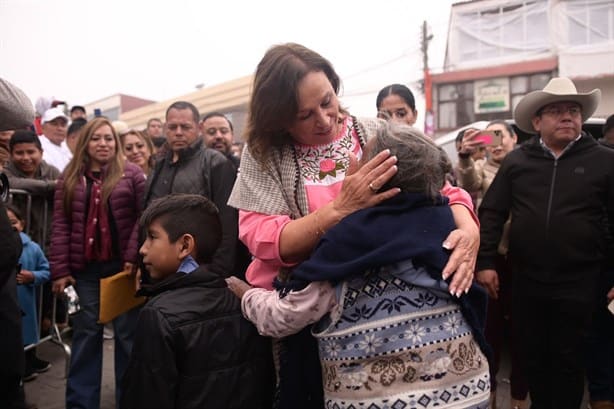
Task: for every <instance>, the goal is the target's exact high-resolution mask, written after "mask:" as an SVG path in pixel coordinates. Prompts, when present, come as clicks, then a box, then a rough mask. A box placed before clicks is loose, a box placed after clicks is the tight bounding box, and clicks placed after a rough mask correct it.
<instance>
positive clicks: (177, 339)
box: [120, 266, 274, 409]
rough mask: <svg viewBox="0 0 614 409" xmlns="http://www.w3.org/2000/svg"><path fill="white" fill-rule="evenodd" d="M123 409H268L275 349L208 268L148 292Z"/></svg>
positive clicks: (124, 384)
mask: <svg viewBox="0 0 614 409" xmlns="http://www.w3.org/2000/svg"><path fill="white" fill-rule="evenodd" d="M145 295H150V296H152V298H151V299H150V300H149V301H148V302H147V304H146V305H145V306H144V307H143V309H142V310H141V313H140V315H139V320H138V324H137V328H136V332H135V339H134V345H133V349H132V356H131V359H130V363H129V365H128V368H127V370H126V373H125V375H124V378H123V382H122V391H123V396H122V399H121V405H120V406H121V407H122V408H130V409H138V408H264V407H270V406H271V401H272V391H273V384H274V383H273V382H274V380H273V378H272V373H273V372H272V361H271V344H270V341H269V339H268V338H263V337H261V336H259V335H258V332H257V330H256V328H255V327H254V326H253V325H252V324H251V323H250V322H249V321H247V320H246V319H244V318H243V315H242V314H241V305H240V301H239V299H238V298H237V297H236V296H235V295H234V294H232V293H231V292H230V290H229V289H228V288H227V286H226V283H225V281H224V279H223V278H220V277H219V275H217V274H214V273H212V272H210V271H208V270H206V269H205V268H203V267H202V266H201V267H200V268H199V269H197V270H196V271H194V272H192V273H191V274H184V273H177V274H175V275H173V276H171V277H169V278H167V279H166V280H163V281H162V282H160V283H158V284H156V285H154V286H152V287H150V288H148V289H147V290H146V294H145Z"/></svg>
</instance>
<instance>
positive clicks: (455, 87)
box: [437, 82, 475, 129]
mask: <svg viewBox="0 0 614 409" xmlns="http://www.w3.org/2000/svg"><path fill="white" fill-rule="evenodd" d="M437 92H438V103H439V106H438V107H439V109H438V115H437V118H438V119H437V125H438V129H453V128H456V127H458V126H459V125H458V124H466V123H469V122H473V121H474V119H473V118H474V117H475V114H474V112H473V82H461V83H457V84H445V85H441V86H439V87H438V91H437Z"/></svg>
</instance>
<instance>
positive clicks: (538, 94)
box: [514, 77, 601, 133]
mask: <svg viewBox="0 0 614 409" xmlns="http://www.w3.org/2000/svg"><path fill="white" fill-rule="evenodd" d="M563 101H572V102H577V103H578V104H580V105H581V106H582V122H584V121H585V120H586V119H587V118H589V117H591V116H592V115H593V114H594V113H595V111H596V110H597V105H599V101H601V90H599V89H594V90H592V91H591V92H589V93H586V94H580V93H578V90H576V86H575V85H574V83H573V82H571V80H570V79H569V78H563V77H561V78H552V79H551V80H550V82H548V84H546V86H545V87H544V89H543V91H533V92H529V93H528V94H527V95H525V96H524V97H523V98H522V99H521V100H520V102H518V105H516V109H514V121H515V122H516V126H518V128H520V129H522V130H523V131H525V132H528V133H535V129H534V128H533V123H532V122H531V120H532V119H533V117H534V116H535V114H537V111H539V110H540V109H541V108H543V107H544V106H546V105H548V104H552V103H554V102H563Z"/></svg>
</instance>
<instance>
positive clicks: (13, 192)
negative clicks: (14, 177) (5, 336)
mask: <svg viewBox="0 0 614 409" xmlns="http://www.w3.org/2000/svg"><path fill="white" fill-rule="evenodd" d="M15 196H24V197H25V203H26V212H25V213H26V214H25V218H26V228H25V230H24V232H25V233H26V234H28V235H29V234H30V233H31V232H32V231H31V228H32V194H30V193H29V192H28V191H26V190H21V189H10V190H9V197H8V203H13V201H14V199H15ZM38 197H39V198H41V199H43V203H44V204H43V209H42V215H41V219H40V220H41V223H40V224H41V226H40V227H41V237H38V239H39V241H37V240H35V241H36V242H37V243H38V245H39V246H40V247H41V248H42V249H43V252H44V253H45V254H46V247H47V238H48V229H47V225H48V222H49V218H48V210H49V209H48V204H47V198H45V197H40V196H38ZM33 240H34V238H33ZM36 291H37V295H38V314H37V315H38V317H37V322H38V325H39V329H40V326H41V323H42V316H43V297H44V293H43V286H42V285H39V286H37V287H36ZM57 301H58V299H57V296H56V295H55V294H54V295H53V299H52V309H51V311H52V312H51V327H50V329H49V332H50V333H49V335H47V336H45V337H41V338H40V339H39V340H38V342H37V343H36V344H29V345H26V346H25V347H24V351H28V350H31V349H33V348H36V347H37V346H38V345H40V344H42V343H43V342H47V341H51V342H53V343H54V344H56V345H58V346H60V347H62V349H63V351H64V357H65V367H64V377H67V376H68V370H69V367H70V355H71V349H70V346H69V345H68V344H67V343H66V342H64V340H63V339H62V336H63V335H65V334H66V333H68V332H69V331H71V330H72V328H71V327H70V326H69V323H68V314H66V321H64V322H63V323H58V322H57ZM60 327H62V328H61V329H60Z"/></svg>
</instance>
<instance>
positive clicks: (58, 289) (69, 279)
mask: <svg viewBox="0 0 614 409" xmlns="http://www.w3.org/2000/svg"><path fill="white" fill-rule="evenodd" d="M76 282H77V281H76V280H75V279H74V278H73V276H70V275H69V276H64V277H61V278H58V279H56V280H53V286H52V288H51V291H53V293H54V294H55V295H57V296H62V295H63V294H64V288H66V287H68V286H69V285H75V283H76Z"/></svg>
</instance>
